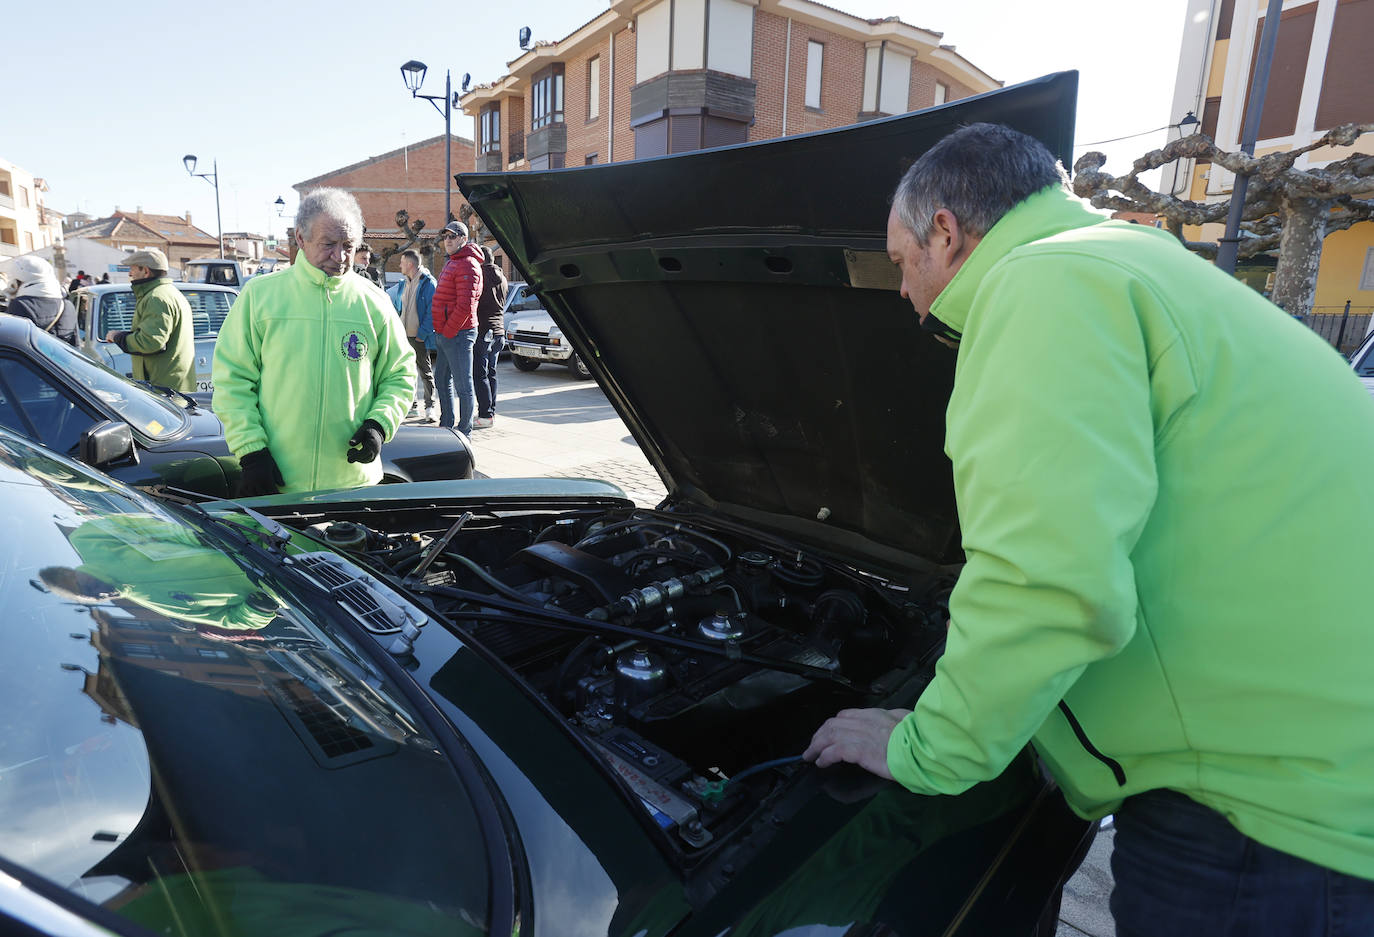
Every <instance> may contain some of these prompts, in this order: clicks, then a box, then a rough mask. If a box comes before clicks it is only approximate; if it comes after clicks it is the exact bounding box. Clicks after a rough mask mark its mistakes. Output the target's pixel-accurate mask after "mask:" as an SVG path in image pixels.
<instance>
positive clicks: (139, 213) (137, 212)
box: [134, 205, 143, 221]
mask: <svg viewBox="0 0 1374 937" xmlns="http://www.w3.org/2000/svg"><path fill="white" fill-rule="evenodd" d="M134 218H135V220H138V221H142V220H143V206H142V205H138V206H135V208H134Z"/></svg>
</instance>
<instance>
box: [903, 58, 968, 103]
mask: <svg viewBox="0 0 1374 937" xmlns="http://www.w3.org/2000/svg"><path fill="white" fill-rule="evenodd" d="M936 82H939V83H940V84H942V85H944V86H945V87H946V88H948V89H949V92H948V95H947V96H946V97H945V101H946V103H948V102H949V101H957V100H958V99H959V98H966V97H968V96H969V95H971V94H973V90H972V89H971V88H969V87H968V86H967V85H965V84H962V83H960V82H958V81H955V80H954V79H953V78H951V77H950V76H949V75H946V74H945V73H944V72H942V71H940V70H939V69H938V68H936V67H935V66H934V65H931V64H929V63H928V62H922V61H921V60H920V59H912V60H911V91H910V97H909V98H908V103H907V107H909V108H911V109H912V110H913V111H919V110H921V109H922V108H925V107H930V106H932V105H933V104H934V103H935V84H936Z"/></svg>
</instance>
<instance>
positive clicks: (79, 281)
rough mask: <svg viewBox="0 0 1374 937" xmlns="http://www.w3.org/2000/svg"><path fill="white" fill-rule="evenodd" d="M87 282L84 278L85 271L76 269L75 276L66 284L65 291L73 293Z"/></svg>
mask: <svg viewBox="0 0 1374 937" xmlns="http://www.w3.org/2000/svg"><path fill="white" fill-rule="evenodd" d="M88 282H90V281H89V280H87V279H86V271H85V270H78V271H76V276H74V277H72V282H71V283H70V284H69V285H68V286H67V292H68V293H75V292H76V291H77V290H79V289H81V287H83V286H85V285H86V284H87V283H88Z"/></svg>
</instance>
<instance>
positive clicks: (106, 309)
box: [96, 290, 138, 338]
mask: <svg viewBox="0 0 1374 937" xmlns="http://www.w3.org/2000/svg"><path fill="white" fill-rule="evenodd" d="M137 306H138V300H137V299H135V298H134V294H133V290H130V291H128V292H125V291H123V290H115V291H113V292H110V293H106V294H104V295H103V296H101V297H100V322H99V323H97V325H98V326H99V328H98V329H97V331H99V332H100V334H99V335H98V336H96V337H97V338H104V337H105V333H106V332H127V331H129V329H132V328H133V327H134V309H135V308H136V307H137Z"/></svg>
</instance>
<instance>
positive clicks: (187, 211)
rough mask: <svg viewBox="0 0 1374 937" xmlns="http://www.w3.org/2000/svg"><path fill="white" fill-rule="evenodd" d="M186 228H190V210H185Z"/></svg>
mask: <svg viewBox="0 0 1374 937" xmlns="http://www.w3.org/2000/svg"><path fill="white" fill-rule="evenodd" d="M186 227H188V228H189V227H191V209H189V208H188V209H186Z"/></svg>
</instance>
